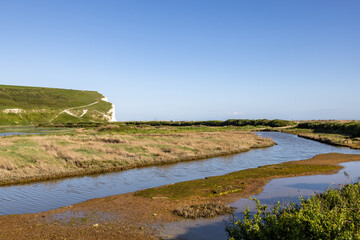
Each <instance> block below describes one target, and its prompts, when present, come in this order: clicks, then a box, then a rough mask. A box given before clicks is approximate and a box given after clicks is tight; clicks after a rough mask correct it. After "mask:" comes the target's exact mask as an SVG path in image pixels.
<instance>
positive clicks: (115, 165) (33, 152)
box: [0, 130, 274, 184]
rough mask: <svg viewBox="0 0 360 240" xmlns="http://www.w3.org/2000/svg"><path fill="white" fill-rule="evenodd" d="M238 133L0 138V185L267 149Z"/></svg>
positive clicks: (254, 137) (258, 140)
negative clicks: (252, 149)
mask: <svg viewBox="0 0 360 240" xmlns="http://www.w3.org/2000/svg"><path fill="white" fill-rule="evenodd" d="M272 145H274V142H273V140H271V139H265V138H261V137H259V136H257V135H255V134H252V133H249V132H241V131H229V130H226V131H225V130H223V131H219V132H216V131H215V132H214V131H212V132H202V131H185V132H181V131H179V132H173V133H170V132H167V133H166V134H165V133H159V132H157V133H151V134H144V133H143V132H142V133H141V134H123V133H116V132H101V133H99V132H96V131H86V132H73V133H71V134H58V135H22V136H10V137H2V138H0V184H11V183H19V182H26V181H33V180H41V179H52V178H58V177H66V176H76V175H83V174H90V173H101V172H108V171H118V170H123V169H129V168H135V167H142V166H148V165H156V164H166V163H172V162H178V161H189V160H196V159H201V158H207V157H213V156H221V155H227V154H234V153H239V152H244V151H248V150H250V149H251V148H260V147H269V146H272Z"/></svg>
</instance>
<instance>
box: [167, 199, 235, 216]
mask: <svg viewBox="0 0 360 240" xmlns="http://www.w3.org/2000/svg"><path fill="white" fill-rule="evenodd" d="M233 212H234V209H233V208H231V207H228V206H226V205H225V204H222V203H204V204H196V205H191V206H185V207H181V208H178V209H175V210H174V211H173V214H175V215H177V216H180V217H183V218H186V219H197V218H212V217H215V216H217V215H224V214H231V213H233Z"/></svg>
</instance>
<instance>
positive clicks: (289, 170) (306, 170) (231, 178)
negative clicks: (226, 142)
mask: <svg viewBox="0 0 360 240" xmlns="http://www.w3.org/2000/svg"><path fill="white" fill-rule="evenodd" d="M340 168H341V167H340V166H333V165H312V164H296V163H282V164H276V165H267V166H262V167H259V168H253V169H246V170H242V171H237V172H233V173H229V174H226V175H222V176H215V177H208V178H206V179H198V180H194V181H187V182H180V183H175V184H172V185H166V186H163V187H159V188H151V189H146V190H143V191H140V192H138V193H136V196H142V197H146V198H154V197H167V198H169V199H172V200H180V199H186V198H187V199H190V198H193V197H198V196H200V197H216V196H224V195H227V194H230V193H241V192H242V191H244V189H245V188H247V187H249V186H250V185H251V184H253V182H254V181H256V180H263V179H267V178H274V177H287V176H294V175H307V174H321V173H327V172H332V171H335V170H339V169H340Z"/></svg>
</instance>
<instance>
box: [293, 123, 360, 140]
mask: <svg viewBox="0 0 360 240" xmlns="http://www.w3.org/2000/svg"><path fill="white" fill-rule="evenodd" d="M297 127H298V128H302V129H313V130H314V132H318V133H320V132H321V133H337V134H346V135H350V136H352V137H360V123H359V122H348V123H335V122H329V123H321V122H304V123H299V125H298V126H297Z"/></svg>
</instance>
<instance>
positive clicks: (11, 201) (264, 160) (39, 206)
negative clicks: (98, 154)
mask: <svg viewBox="0 0 360 240" xmlns="http://www.w3.org/2000/svg"><path fill="white" fill-rule="evenodd" d="M257 134H258V135H260V136H262V137H271V138H272V139H274V140H275V142H276V143H277V145H275V146H273V147H270V148H264V149H254V150H251V151H248V152H245V153H240V154H236V155H231V156H226V157H217V158H210V159H205V160H199V161H191V162H183V163H176V164H169V165H162V166H153V167H145V168H139V169H130V170H126V171H121V172H114V173H107V174H100V175H91V176H83V177H74V178H68V179H61V180H53V181H45V182H38V183H31V184H24V185H14V186H6V187H0V214H1V215H5V214H23V213H35V212H42V211H47V210H51V209H55V208H59V207H62V206H66V205H72V204H75V203H79V202H83V201H86V200H89V199H92V198H99V197H106V196H111V195H116V194H122V193H128V192H134V191H137V190H141V189H146V188H151V187H156V186H161V185H165V184H171V183H175V182H180V181H188V180H193V179H199V178H205V177H208V176H216V175H223V174H226V173H229V172H233V171H239V170H243V169H248V168H255V167H258V166H262V165H268V164H276V163H281V162H287V161H293V160H301V159H308V158H311V157H313V156H315V155H317V154H320V153H330V152H338V153H348V154H360V151H359V150H353V149H349V148H340V147H334V146H330V145H326V144H323V143H319V142H315V141H311V140H307V139H303V138H299V137H297V136H295V135H291V134H285V133H279V132H259V133H257Z"/></svg>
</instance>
